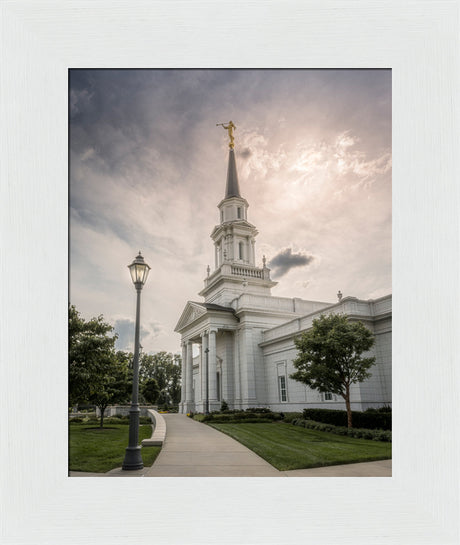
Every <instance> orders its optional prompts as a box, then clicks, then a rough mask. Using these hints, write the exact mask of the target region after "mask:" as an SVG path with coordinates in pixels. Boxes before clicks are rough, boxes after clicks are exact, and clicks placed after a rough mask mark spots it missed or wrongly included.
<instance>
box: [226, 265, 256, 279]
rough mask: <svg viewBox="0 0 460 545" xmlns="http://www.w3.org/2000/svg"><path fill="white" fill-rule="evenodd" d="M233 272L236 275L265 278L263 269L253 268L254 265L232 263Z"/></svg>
mask: <svg viewBox="0 0 460 545" xmlns="http://www.w3.org/2000/svg"><path fill="white" fill-rule="evenodd" d="M232 274H234V275H235V276H248V277H250V278H263V270H262V269H255V268H254V269H253V268H252V267H244V266H241V265H232Z"/></svg>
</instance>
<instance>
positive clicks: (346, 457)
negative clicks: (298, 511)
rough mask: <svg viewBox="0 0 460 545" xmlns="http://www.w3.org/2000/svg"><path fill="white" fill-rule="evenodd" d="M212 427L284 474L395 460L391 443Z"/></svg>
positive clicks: (286, 427) (262, 427)
mask: <svg viewBox="0 0 460 545" xmlns="http://www.w3.org/2000/svg"><path fill="white" fill-rule="evenodd" d="M209 425H210V426H212V427H213V428H215V429H217V430H219V431H221V432H223V433H226V434H227V435H230V437H233V438H234V439H236V440H237V441H239V442H240V443H242V444H243V445H245V446H246V447H248V448H250V449H251V450H252V451H254V452H255V453H256V454H258V455H259V456H260V457H262V458H264V459H265V460H267V462H269V463H270V464H271V465H272V466H274V467H276V468H277V469H279V470H281V471H286V470H290V469H305V468H308V467H319V466H331V465H337V464H352V463H356V462H371V461H374V460H385V459H388V458H391V443H384V442H380V441H369V440H367V439H354V438H353V437H343V436H341V435H334V434H332V433H326V432H322V431H316V430H309V429H305V428H301V427H298V426H293V425H291V424H284V423H282V422H273V423H270V424H209Z"/></svg>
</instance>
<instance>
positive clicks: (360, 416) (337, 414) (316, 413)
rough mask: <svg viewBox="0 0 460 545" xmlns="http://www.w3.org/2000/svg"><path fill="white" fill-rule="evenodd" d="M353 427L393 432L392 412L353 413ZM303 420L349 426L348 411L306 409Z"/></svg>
mask: <svg viewBox="0 0 460 545" xmlns="http://www.w3.org/2000/svg"><path fill="white" fill-rule="evenodd" d="M351 414H352V419H353V426H354V427H355V428H365V429H368V430H377V429H378V430H391V412H386V413H385V412H380V411H379V412H378V411H369V412H363V413H362V412H358V411H352V413H351ZM303 418H304V419H307V420H314V421H315V422H322V423H324V424H332V425H333V426H347V424H348V420H347V411H339V410H332V409H304V410H303Z"/></svg>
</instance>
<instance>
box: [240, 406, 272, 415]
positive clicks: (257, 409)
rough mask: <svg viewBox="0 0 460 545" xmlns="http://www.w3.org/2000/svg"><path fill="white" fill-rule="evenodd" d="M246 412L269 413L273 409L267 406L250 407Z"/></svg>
mask: <svg viewBox="0 0 460 545" xmlns="http://www.w3.org/2000/svg"><path fill="white" fill-rule="evenodd" d="M246 412H247V413H264V414H268V413H271V412H272V411H271V410H270V409H268V408H267V407H248V408H247V409H246Z"/></svg>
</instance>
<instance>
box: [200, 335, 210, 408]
mask: <svg viewBox="0 0 460 545" xmlns="http://www.w3.org/2000/svg"><path fill="white" fill-rule="evenodd" d="M207 348H208V334H207V332H204V333H202V334H201V400H202V401H203V412H205V411H206V386H207V384H206V349H207ZM208 371H209V370H208Z"/></svg>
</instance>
